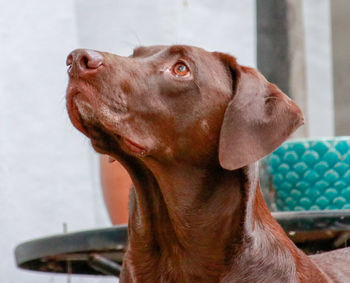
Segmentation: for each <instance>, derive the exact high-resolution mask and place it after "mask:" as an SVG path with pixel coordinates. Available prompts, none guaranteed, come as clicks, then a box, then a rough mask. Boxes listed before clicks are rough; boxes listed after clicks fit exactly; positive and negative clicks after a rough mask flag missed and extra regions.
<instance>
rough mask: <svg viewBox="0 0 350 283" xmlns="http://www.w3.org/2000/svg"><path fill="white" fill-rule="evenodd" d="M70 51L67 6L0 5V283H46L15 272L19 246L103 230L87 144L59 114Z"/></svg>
mask: <svg viewBox="0 0 350 283" xmlns="http://www.w3.org/2000/svg"><path fill="white" fill-rule="evenodd" d="M77 46H78V41H77V32H76V25H75V15H74V9H73V2H72V1H71V0H64V1H40V0H37V1H35V0H31V1H20V0H12V1H1V9H0V55H1V59H0V61H1V63H0V78H1V79H0V97H1V99H0V113H1V114H0V115H1V117H0V131H1V135H0V160H1V162H0V180H1V181H0V207H1V212H0V225H1V226H0V227H1V228H0V229H1V231H0V251H1V258H2V260H1V262H0V282H4V283H7V282H9V283H10V282H11V283H23V282H25V283H39V282H50V280H51V278H53V277H52V276H51V275H48V274H43V273H33V272H28V271H22V270H19V269H17V268H16V267H15V262H14V256H13V250H14V248H15V246H16V245H17V244H19V243H20V242H23V241H27V240H30V239H34V238H39V237H43V236H47V235H51V234H58V233H61V232H62V223H63V222H66V223H67V224H68V229H69V230H70V231H74V230H81V229H87V228H94V227H97V226H98V225H100V226H101V225H103V226H105V225H108V224H109V222H108V218H107V216H106V213H105V209H104V207H103V206H102V201H101V198H99V199H98V198H97V196H98V194H99V188H98V186H96V182H98V181H96V177H94V176H92V175H91V173H92V166H94V164H95V163H93V162H92V159H93V158H94V156H93V155H92V153H91V150H90V147H89V143H88V142H87V140H86V139H84V138H83V136H82V135H81V134H79V133H78V132H77V131H76V130H75V129H73V127H72V126H71V124H70V122H69V121H68V117H67V114H66V110H65V99H64V96H65V88H66V84H67V75H66V67H65V58H66V55H67V54H68V52H69V51H70V50H72V49H73V48H76V47H77ZM93 177H94V178H95V179H93ZM94 182H95V183H94ZM96 199H98V200H96ZM51 282H55V283H57V282H67V281H66V277H65V276H59V277H55V280H54V281H51ZM73 282H96V278H90V279H83V278H76V279H74V281H73ZM113 282H115V281H113Z"/></svg>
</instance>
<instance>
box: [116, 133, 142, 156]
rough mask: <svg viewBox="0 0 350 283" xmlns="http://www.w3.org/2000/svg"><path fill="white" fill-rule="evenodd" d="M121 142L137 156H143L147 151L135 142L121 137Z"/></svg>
mask: <svg viewBox="0 0 350 283" xmlns="http://www.w3.org/2000/svg"><path fill="white" fill-rule="evenodd" d="M122 140H123V142H124V144H125V145H126V146H127V147H128V149H130V150H131V151H132V152H134V153H136V154H139V155H145V154H146V152H147V149H146V148H145V147H143V146H142V145H140V144H138V143H136V142H135V141H132V140H130V139H128V138H126V137H122Z"/></svg>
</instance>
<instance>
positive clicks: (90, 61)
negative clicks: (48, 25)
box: [66, 49, 103, 77]
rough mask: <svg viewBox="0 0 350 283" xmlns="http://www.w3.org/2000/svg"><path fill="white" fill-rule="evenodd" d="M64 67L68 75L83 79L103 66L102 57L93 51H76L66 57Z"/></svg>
mask: <svg viewBox="0 0 350 283" xmlns="http://www.w3.org/2000/svg"><path fill="white" fill-rule="evenodd" d="M66 65H67V66H68V73H69V75H72V76H74V75H75V76H79V77H84V76H86V75H91V74H93V73H96V72H97V70H98V69H99V67H101V66H102V65H103V56H102V54H101V53H99V52H97V51H94V50H89V49H76V50H74V51H72V52H71V53H70V54H69V55H68V57H67V60H66Z"/></svg>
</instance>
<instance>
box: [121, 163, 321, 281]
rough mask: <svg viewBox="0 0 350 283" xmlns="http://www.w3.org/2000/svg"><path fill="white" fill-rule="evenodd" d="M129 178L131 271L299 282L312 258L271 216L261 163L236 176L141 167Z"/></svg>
mask: <svg viewBox="0 0 350 283" xmlns="http://www.w3.org/2000/svg"><path fill="white" fill-rule="evenodd" d="M135 172H136V174H135ZM132 173H133V174H132V175H133V177H134V178H133V179H134V180H133V181H134V185H135V196H134V203H133V205H132V206H133V210H132V212H131V215H130V219H129V245H130V248H129V251H130V253H127V256H126V258H127V260H132V262H133V264H132V266H135V270H134V272H136V273H138V271H140V272H141V273H143V272H145V270H147V268H151V269H154V266H157V267H158V268H159V269H160V270H162V272H157V271H154V270H153V271H152V270H149V271H147V272H151V273H152V272H155V273H156V274H162V275H163V276H164V274H168V276H169V278H170V277H171V278H172V279H177V280H180V281H176V280H175V281H176V282H201V281H204V282H217V280H218V279H219V278H221V279H222V280H223V281H222V282H225V279H224V278H225V276H226V277H227V278H228V281H229V282H236V281H232V279H230V274H231V273H234V274H235V277H234V278H237V282H244V280H247V282H248V281H249V280H250V281H249V282H258V281H257V278H258V277H256V276H259V275H260V274H261V273H262V272H264V274H265V275H267V277H266V278H268V277H269V278H270V279H271V280H274V279H276V281H279V280H281V281H282V280H286V281H287V282H293V280H294V279H295V282H296V280H297V279H296V278H297V264H296V262H298V261H299V260H300V258H301V257H305V258H307V257H306V256H305V255H304V254H302V253H300V252H299V250H298V249H297V248H296V247H295V246H294V244H293V243H292V242H291V241H290V240H289V239H288V237H287V236H286V235H285V233H284V232H283V230H282V228H281V227H280V226H279V225H278V224H277V222H276V221H275V220H274V218H273V217H272V216H271V214H270V212H269V210H268V208H267V206H266V203H265V201H264V200H263V197H262V194H261V190H260V186H259V177H258V166H257V164H253V165H250V166H247V167H245V168H242V169H239V170H235V171H227V170H224V169H222V168H221V167H220V166H217V167H216V168H208V169H205V168H197V167H186V166H184V165H182V166H181V167H171V168H169V167H161V166H159V167H157V166H155V167H153V168H152V170H149V169H145V168H142V169H141V167H139V168H138V169H137V170H136V171H135V170H133V172H132ZM141 254H142V256H141ZM138 258H142V259H143V262H138V261H137V259H138ZM238 258H239V259H238ZM145 259H147V260H145ZM303 260H304V259H303ZM306 262H309V260H306ZM310 264H312V263H311V262H310ZM257 266H258V267H259V268H257ZM312 268H314V267H312ZM301 273H302V272H301ZM268 274H270V276H268ZM238 275H239V276H238ZM134 276H136V277H138V276H137V274H134ZM201 278H202V279H201ZM203 278H205V279H204V280H203ZM249 278H250V279H249ZM291 278H294V279H293V280H292V281H291ZM158 279H159V278H158ZM152 280H154V278H153V279H151V280H150V282H152ZM162 280H163V281H162ZM254 280H255V281H254ZM159 281H160V282H168V281H171V280H168V281H167V279H166V278H161V279H159ZM143 282H147V281H143ZM153 282H155V281H153ZM171 282H172V281H171ZM270 282H272V281H270Z"/></svg>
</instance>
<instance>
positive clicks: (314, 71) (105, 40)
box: [0, 0, 350, 283]
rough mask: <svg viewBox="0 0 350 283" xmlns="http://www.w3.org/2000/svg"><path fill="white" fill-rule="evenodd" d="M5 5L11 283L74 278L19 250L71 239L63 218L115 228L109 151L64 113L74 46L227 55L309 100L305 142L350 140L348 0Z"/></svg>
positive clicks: (0, 145) (1, 198)
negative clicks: (23, 265) (24, 263)
mask: <svg viewBox="0 0 350 283" xmlns="http://www.w3.org/2000/svg"><path fill="white" fill-rule="evenodd" d="M263 2H264V3H265V4H263ZM0 3H1V9H0V54H1V56H2V58H1V63H0V77H1V79H0V98H1V100H0V131H1V135H0V160H1V162H0V180H1V181H0V207H1V212H0V225H1V226H0V227H1V228H0V229H1V232H0V251H1V256H2V260H1V262H0V271H1V272H0V282H4V283H5V282H13V283H18V282H26V283H39V282H55V283H57V282H67V276H65V275H52V274H43V273H36V272H29V271H24V270H20V269H18V268H17V267H16V264H15V260H14V255H13V251H14V248H15V246H16V245H18V244H19V243H21V242H23V241H27V240H30V239H33V238H39V237H44V236H47V235H52V234H59V233H63V225H64V223H65V224H66V226H67V229H68V231H70V232H71V231H78V230H85V229H90V228H99V227H107V226H110V225H111V222H110V220H109V218H108V214H107V210H106V208H105V205H104V201H103V197H102V192H101V185H100V176H99V162H98V156H97V154H96V153H94V152H93V151H92V149H91V147H90V145H89V141H88V140H87V139H86V138H85V137H84V136H83V135H82V134H80V133H79V132H78V131H77V130H75V129H74V128H73V126H72V125H71V123H70V121H69V119H68V116H67V113H66V109H65V88H66V85H67V74H66V66H65V59H66V56H67V54H68V53H69V52H70V51H71V50H73V49H75V48H78V47H79V48H91V49H97V50H101V51H109V52H112V53H117V54H120V55H129V54H131V53H132V50H133V48H134V47H136V46H138V45H153V44H189V45H196V46H200V47H203V48H205V49H207V50H210V51H214V50H216V51H222V52H228V53H230V54H233V55H234V56H236V57H237V59H238V62H239V63H240V64H243V65H250V66H253V67H258V68H259V69H260V70H261V71H262V72H263V73H264V74H265V75H266V76H267V77H268V78H269V79H270V80H271V81H273V82H276V83H277V84H278V85H279V86H280V87H281V88H282V90H284V91H285V92H286V93H287V94H289V95H290V96H291V97H292V98H294V99H295V100H296V101H297V103H298V104H300V105H301V107H302V108H303V110H304V113H305V116H306V119H307V125H306V127H304V128H303V129H301V130H300V131H299V132H298V133H297V134H296V137H308V136H311V137H321V136H334V135H349V132H350V123H349V121H350V114H349V113H348V111H349V110H348V109H349V107H350V99H349V98H348V97H349V95H348V93H347V92H348V90H349V89H350V80H349V73H350V67H349V66H350V56H349V54H350V38H349V32H348V30H347V28H348V27H349V26H350V15H349V12H350V2H349V1H346V0H304V1H299V0H286V1H259V0H257V1H255V0H244V1H232V0H221V1H209V0H176V1H169V0H166V1H159V0H148V1H141V0H139V1H137V0H129V1H121V0H113V1H112V0H100V1H92V0H61V1H44V0H27V1H20V0H12V1H5V0H0ZM268 3H270V4H268ZM281 3H282V4H283V5H284V6H283V5H282V4H281ZM269 5H270V6H269ZM278 5H282V6H278ZM286 9H287V13H286ZM115 281H116V280H115V279H113V278H101V277H88V276H74V277H73V278H71V282H115Z"/></svg>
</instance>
